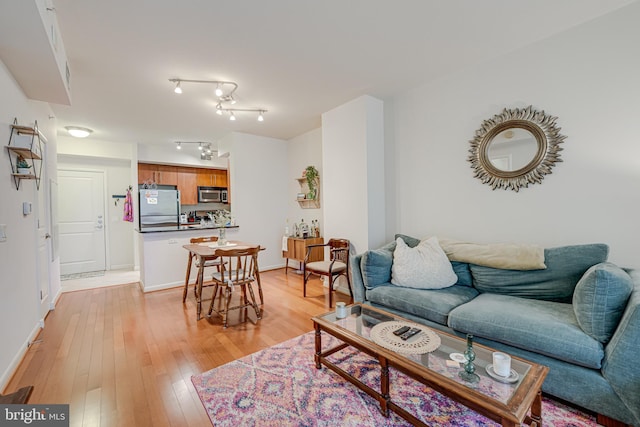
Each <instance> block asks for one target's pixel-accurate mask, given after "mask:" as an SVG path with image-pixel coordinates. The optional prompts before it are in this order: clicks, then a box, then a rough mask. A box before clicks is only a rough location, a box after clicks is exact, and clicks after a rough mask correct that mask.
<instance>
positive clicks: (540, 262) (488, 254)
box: [438, 238, 547, 270]
mask: <svg viewBox="0 0 640 427" xmlns="http://www.w3.org/2000/svg"><path fill="white" fill-rule="evenodd" d="M438 240H439V242H440V247H442V250H444V253H446V254H447V257H448V258H449V260H450V261H459V262H468V263H471V264H476V265H482V266H485V267H492V268H502V269H505V270H542V269H545V268H547V266H546V265H545V263H544V248H541V247H539V246H536V245H526V244H520V243H488V244H480V243H469V242H462V241H459V240H452V239H445V238H438Z"/></svg>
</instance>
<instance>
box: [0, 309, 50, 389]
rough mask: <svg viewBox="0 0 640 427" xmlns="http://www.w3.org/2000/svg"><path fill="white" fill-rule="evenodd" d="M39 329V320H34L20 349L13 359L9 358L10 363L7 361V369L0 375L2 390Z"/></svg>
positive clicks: (0, 387)
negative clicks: (33, 324) (31, 328)
mask: <svg viewBox="0 0 640 427" xmlns="http://www.w3.org/2000/svg"><path fill="white" fill-rule="evenodd" d="M41 330H42V328H41V327H40V321H38V322H36V324H35V326H34V327H33V330H32V331H31V333H30V334H29V336H28V337H27V339H26V340H25V341H24V343H23V344H22V345H21V346H20V350H19V351H18V353H16V355H15V356H14V357H13V359H11V363H9V366H7V369H6V370H5V371H4V372H3V373H2V377H0V390H3V392H4V389H5V388H6V387H7V384H9V381H11V378H13V376H14V375H15V373H16V371H17V370H18V367H19V366H20V363H22V359H24V356H25V354H27V350H28V349H29V347H30V346H31V345H32V344H33V341H34V340H35V339H36V337H37V336H38V334H39V333H40V331H41Z"/></svg>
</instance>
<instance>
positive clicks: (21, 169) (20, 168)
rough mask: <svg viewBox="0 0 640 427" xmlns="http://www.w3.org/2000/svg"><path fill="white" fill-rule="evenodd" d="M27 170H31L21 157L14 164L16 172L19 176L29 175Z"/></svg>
mask: <svg viewBox="0 0 640 427" xmlns="http://www.w3.org/2000/svg"><path fill="white" fill-rule="evenodd" d="M29 169H31V165H30V164H29V163H27V161H26V160H25V159H24V158H23V157H22V156H20V157H18V161H17V162H16V171H17V173H19V174H20V175H29Z"/></svg>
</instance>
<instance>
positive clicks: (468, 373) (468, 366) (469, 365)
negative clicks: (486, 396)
mask: <svg viewBox="0 0 640 427" xmlns="http://www.w3.org/2000/svg"><path fill="white" fill-rule="evenodd" d="M464 358H465V359H466V363H465V364H464V371H460V372H459V373H458V376H459V377H460V378H462V379H463V380H465V381H467V382H470V383H477V382H479V381H480V377H479V376H478V374H476V373H475V372H476V367H475V365H474V364H473V361H474V360H475V359H476V353H475V352H474V351H473V335H471V334H467V349H466V350H465V352H464Z"/></svg>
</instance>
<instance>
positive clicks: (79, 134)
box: [64, 126, 93, 138]
mask: <svg viewBox="0 0 640 427" xmlns="http://www.w3.org/2000/svg"><path fill="white" fill-rule="evenodd" d="M64 128H65V129H66V130H67V132H69V135H71V136H75V137H76V138H86V137H88V136H89V135H91V134H92V133H93V130H92V129H89V128H82V127H79V126H65V127H64Z"/></svg>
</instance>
